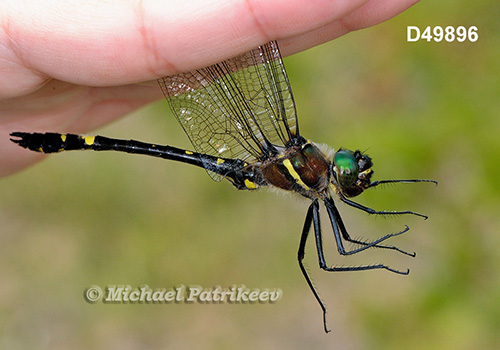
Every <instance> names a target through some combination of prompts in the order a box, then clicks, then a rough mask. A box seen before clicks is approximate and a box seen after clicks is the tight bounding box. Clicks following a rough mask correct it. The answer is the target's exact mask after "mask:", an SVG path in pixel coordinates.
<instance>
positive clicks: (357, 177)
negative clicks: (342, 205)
mask: <svg viewBox="0 0 500 350" xmlns="http://www.w3.org/2000/svg"><path fill="white" fill-rule="evenodd" d="M372 166H373V163H372V160H371V158H370V157H368V155H366V154H362V153H361V152H360V151H354V152H353V151H351V150H347V149H339V150H338V151H337V152H336V153H335V154H334V156H333V160H332V174H333V177H334V179H335V180H336V182H337V184H338V187H339V190H340V191H341V192H342V193H343V194H344V195H345V196H346V197H356V196H358V195H360V194H361V193H362V192H363V191H364V190H366V189H367V188H368V187H370V184H371V177H372V174H373V170H372ZM334 185H335V183H334Z"/></svg>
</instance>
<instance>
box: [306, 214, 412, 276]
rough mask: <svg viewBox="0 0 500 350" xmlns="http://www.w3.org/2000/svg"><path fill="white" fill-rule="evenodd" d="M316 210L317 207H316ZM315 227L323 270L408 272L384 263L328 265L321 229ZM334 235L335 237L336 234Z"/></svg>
mask: <svg viewBox="0 0 500 350" xmlns="http://www.w3.org/2000/svg"><path fill="white" fill-rule="evenodd" d="M316 210H318V209H317V208H316ZM313 218H314V216H313ZM333 226H334V230H335V229H336V230H337V232H338V227H336V223H335V224H334V225H333ZM335 227H336V228H335ZM317 228H318V229H319V226H318V227H317V226H316V225H314V229H315V232H314V233H315V237H316V247H317V249H318V256H319V257H320V263H319V265H320V267H321V268H322V269H323V270H325V271H329V272H341V271H366V270H375V269H384V270H388V271H391V272H394V273H397V274H400V275H407V274H409V273H410V270H406V271H399V270H395V269H392V268H390V267H389V266H386V265H383V264H376V265H362V266H340V267H336V266H331V267H328V266H327V265H326V262H325V259H324V258H323V243H322V241H321V231H320V230H316V229H317ZM335 237H337V235H336V236H335ZM338 237H339V239H340V236H338ZM375 242H377V241H375ZM369 247H371V245H370V246H366V247H362V248H361V249H362V250H364V249H367V248H369ZM358 251H359V250H358Z"/></svg>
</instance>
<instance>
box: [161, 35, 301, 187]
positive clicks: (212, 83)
mask: <svg viewBox="0 0 500 350" xmlns="http://www.w3.org/2000/svg"><path fill="white" fill-rule="evenodd" d="M158 82H159V84H160V87H161V88H162V90H163V93H164V94H165V97H167V98H168V99H169V101H170V104H171V107H172V109H173V111H174V114H175V115H176V117H177V119H178V120H179V123H180V124H181V125H182V127H183V128H184V131H185V132H186V134H187V135H188V137H189V139H190V140H191V143H192V144H193V146H194V148H195V150H196V151H197V152H199V153H205V154H209V155H212V156H216V157H224V158H239V159H243V160H246V161H249V162H251V161H254V160H262V159H265V158H266V157H267V156H268V155H269V154H270V152H273V149H275V148H274V147H273V145H277V146H285V145H286V144H287V143H289V142H291V141H294V140H295V138H296V137H297V135H298V126H297V116H296V110H295V103H294V100H293V95H292V90H291V87H290V84H289V82H288V77H287V74H286V71H285V67H284V66H283V62H282V60H281V55H280V52H279V48H278V45H277V43H276V42H274V41H273V42H270V43H268V44H266V45H263V46H259V47H258V48H257V49H254V50H252V51H249V52H246V53H244V54H242V55H239V56H236V57H234V58H231V59H229V60H226V61H223V62H221V63H218V64H215V65H213V66H209V67H206V68H203V69H199V70H196V71H192V72H188V73H181V74H177V75H173V76H169V77H164V78H161V79H159V80H158ZM210 175H211V176H212V178H214V179H216V180H220V178H219V177H218V176H217V175H215V174H213V173H210Z"/></svg>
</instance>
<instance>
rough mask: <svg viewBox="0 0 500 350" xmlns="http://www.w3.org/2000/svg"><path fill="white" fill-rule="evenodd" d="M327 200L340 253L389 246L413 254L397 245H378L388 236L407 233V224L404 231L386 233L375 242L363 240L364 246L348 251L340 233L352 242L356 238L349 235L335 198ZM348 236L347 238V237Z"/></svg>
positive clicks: (352, 252)
mask: <svg viewBox="0 0 500 350" xmlns="http://www.w3.org/2000/svg"><path fill="white" fill-rule="evenodd" d="M324 202H325V206H326V211H327V212H328V216H329V217H330V222H331V224H332V228H333V233H334V236H335V241H336V242H337V250H338V251H339V253H340V254H341V255H352V254H356V253H359V252H361V251H363V250H366V249H368V248H371V247H379V248H387V249H394V250H398V251H400V252H402V253H405V254H407V255H410V256H411V255H412V254H409V253H407V252H405V251H402V250H400V249H398V248H396V247H391V246H384V245H378V244H379V243H381V242H383V241H385V240H386V239H388V238H391V237H394V236H398V235H400V234H403V233H405V232H406V231H408V230H409V227H408V226H406V227H405V229H404V230H403V231H400V232H396V233H390V234H388V235H385V236H383V237H381V238H379V239H377V240H375V241H373V242H361V243H360V244H362V245H363V247H360V248H358V249H354V250H350V251H346V250H345V249H344V246H343V244H342V238H341V237H340V234H341V233H342V236H343V237H344V239H346V240H347V241H350V242H353V241H354V240H352V239H351V238H350V236H349V234H348V233H347V230H346V228H345V226H344V223H343V222H342V218H341V217H340V213H339V212H338V210H337V208H336V207H335V203H334V202H333V200H332V199H331V198H327V199H325V200H324ZM346 237H347V238H346ZM354 243H357V241H354Z"/></svg>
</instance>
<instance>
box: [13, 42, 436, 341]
mask: <svg viewBox="0 0 500 350" xmlns="http://www.w3.org/2000/svg"><path fill="white" fill-rule="evenodd" d="M158 83H159V85H160V87H161V89H162V91H163V92H164V94H165V97H166V98H167V99H168V100H169V102H170V106H171V107H172V110H173V112H174V115H175V116H176V118H177V120H178V121H179V123H180V125H181V126H182V127H183V128H184V131H185V132H186V134H187V136H188V137H189V139H190V140H191V143H192V144H193V147H194V149H195V151H188V150H183V149H179V148H175V147H172V146H162V145H158V144H151V143H144V142H140V141H135V140H119V139H111V138H107V137H103V136H95V137H87V136H80V135H74V134H59V133H27V132H13V133H11V136H12V137H13V138H12V139H11V140H12V141H13V142H15V143H17V144H18V145H19V146H21V147H24V148H27V149H29V150H32V151H36V152H44V153H52V152H61V151H69V150H87V149H88V150H94V151H119V152H128V153H135V154H144V155H148V156H154V157H159V158H163V159H169V160H174V161H179V162H184V163H187V164H191V165H195V166H197V167H200V168H204V169H205V170H206V171H207V172H208V174H209V175H210V176H211V177H212V179H214V180H216V181H220V180H222V179H227V180H229V181H231V183H232V184H233V185H234V186H235V187H236V188H237V189H239V190H255V189H257V188H259V187H263V186H274V187H277V188H280V189H283V190H287V191H291V192H296V193H299V194H301V195H302V196H304V197H306V198H309V199H310V200H311V202H312V203H311V204H310V206H309V209H308V211H307V214H306V219H305V222H304V226H303V229H302V234H301V236H300V244H299V250H298V254H297V256H298V262H299V267H300V269H301V271H302V273H303V275H304V278H305V279H306V282H307V284H308V285H309V287H310V289H311V291H312V293H313V295H314V297H315V298H316V300H317V301H318V303H319V305H320V307H321V309H322V310H323V325H324V329H325V331H327V332H328V328H327V326H326V307H325V306H324V304H323V302H322V301H321V298H320V297H319V295H318V293H317V292H316V289H315V288H314V286H313V284H312V282H311V279H310V278H309V275H308V274H307V271H306V269H305V267H304V264H303V259H304V256H305V246H306V242H307V238H308V235H309V231H310V229H311V227H313V230H314V238H315V240H316V249H317V253H318V258H319V265H320V268H321V269H323V270H325V271H329V272H336V271H361V270H374V269H385V270H388V271H391V272H394V273H399V274H404V275H405V274H408V271H399V270H395V269H392V268H390V267H388V266H387V265H383V264H375V265H371V264H369V265H361V266H328V265H327V264H326V262H325V257H324V253H323V246H322V235H321V224H320V219H319V205H320V203H321V202H323V204H324V205H325V208H326V211H327V213H328V218H329V222H330V224H331V227H332V229H333V234H334V238H335V241H336V244H337V250H338V252H339V254H341V255H351V254H356V253H359V252H361V251H364V250H366V249H368V248H371V247H377V248H384V249H390V250H394V251H398V252H400V253H403V254H406V255H410V256H415V255H414V253H413V254H412V253H407V252H405V251H404V250H401V249H399V248H397V247H395V246H392V245H386V244H382V242H384V241H386V240H387V239H388V238H390V237H394V236H397V235H400V234H402V233H405V232H407V231H408V226H406V228H405V229H403V230H402V231H400V232H397V233H392V234H387V235H385V236H383V237H381V238H379V239H376V240H374V241H371V242H368V241H364V240H356V239H353V238H351V236H350V235H349V233H348V231H347V229H346V227H345V225H344V223H343V222H342V218H341V216H340V213H339V211H338V209H337V207H336V205H335V203H334V201H333V195H334V194H336V195H337V196H338V198H339V199H340V200H341V201H342V202H343V203H345V204H347V205H349V206H352V207H354V208H357V209H360V210H363V211H365V212H367V213H369V214H375V215H387V214H390V215H399V214H411V215H417V216H421V217H424V218H427V217H426V216H425V215H422V214H418V213H415V212H413V211H409V210H405V211H377V210H374V209H371V208H368V207H365V206H363V205H361V204H359V203H356V202H353V201H351V200H350V199H349V198H350V197H355V196H357V195H359V194H361V193H362V192H363V191H364V190H366V189H368V188H370V187H375V186H377V185H380V184H383V183H396V182H399V183H415V182H434V183H437V182H436V181H433V180H419V179H415V180H382V181H374V182H372V181H371V176H372V174H373V171H372V169H371V168H372V165H373V163H372V161H371V159H370V157H368V156H367V155H365V154H362V153H361V152H360V151H354V152H353V151H350V150H345V149H340V150H338V151H337V152H336V153H333V152H328V154H325V153H323V152H322V151H321V150H320V148H319V147H318V146H316V145H315V144H314V143H312V142H310V141H306V140H305V139H304V138H303V137H302V136H301V135H300V133H299V126H298V121H297V115H296V109H295V102H294V99H293V95H292V89H291V86H290V83H289V81H288V77H287V74H286V71H285V67H284V65H283V62H282V60H281V55H280V51H279V48H278V44H277V43H276V42H274V41H273V42H270V43H267V44H265V45H262V46H259V47H258V48H256V49H254V50H251V51H249V52H246V53H243V54H241V55H239V56H236V57H233V58H231V59H229V60H226V61H224V62H221V63H218V64H215V65H212V66H209V67H205V68H202V69H198V70H195V71H192V72H185V73H180V74H177V75H174V76H170V77H164V78H161V79H158ZM346 241H347V242H349V243H352V244H355V245H356V246H357V247H358V248H356V249H353V250H346V249H345V248H344V242H346Z"/></svg>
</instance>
